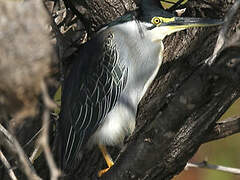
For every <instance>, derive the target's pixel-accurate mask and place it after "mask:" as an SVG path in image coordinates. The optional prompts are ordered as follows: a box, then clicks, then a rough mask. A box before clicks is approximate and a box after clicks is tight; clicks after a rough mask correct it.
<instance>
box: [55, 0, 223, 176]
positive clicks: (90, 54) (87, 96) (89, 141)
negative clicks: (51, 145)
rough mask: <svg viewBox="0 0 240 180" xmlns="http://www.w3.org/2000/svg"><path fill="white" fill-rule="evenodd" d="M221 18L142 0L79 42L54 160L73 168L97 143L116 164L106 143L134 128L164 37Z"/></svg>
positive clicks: (118, 142)
mask: <svg viewBox="0 0 240 180" xmlns="http://www.w3.org/2000/svg"><path fill="white" fill-rule="evenodd" d="M222 23H223V21H222V20H220V19H210V18H193V17H191V18H190V17H176V16H174V15H173V14H171V13H169V12H167V11H164V10H163V9H161V8H160V6H159V2H158V1H154V0H142V5H141V7H140V9H139V10H137V13H133V12H129V13H127V14H126V15H124V16H122V17H120V18H119V19H117V20H116V21H114V22H113V23H110V24H108V25H106V26H105V27H103V28H101V29H100V30H99V31H98V32H97V33H96V35H95V36H94V37H92V38H91V40H89V41H87V42H86V43H84V44H83V45H81V46H80V47H79V49H78V50H77V52H76V53H75V55H74V56H73V58H72V68H71V69H70V71H69V73H68V75H67V76H66V78H65V80H64V84H63V92H62V102H61V111H60V115H59V120H58V125H57V138H58V142H59V143H57V144H58V152H59V153H58V159H59V162H60V163H59V164H60V167H61V169H62V170H63V171H64V172H65V173H72V172H73V171H74V169H76V168H77V167H78V166H79V164H80V162H81V158H82V156H83V151H84V149H85V148H89V147H93V146H95V145H96V144H97V145H98V146H99V147H100V150H101V151H102V153H103V155H104V157H105V160H106V162H107V165H108V168H107V169H104V170H102V171H99V176H101V175H102V174H103V173H105V172H106V171H107V170H108V169H109V168H110V167H111V166H113V165H114V163H113V160H112V159H111V157H110V155H109V154H108V153H107V151H106V146H120V147H121V146H122V145H123V141H124V138H125V137H127V136H130V135H131V134H132V133H133V131H134V128H135V124H136V114H137V108H138V104H139V102H140V101H141V99H142V98H143V96H144V94H145V93H146V91H147V89H148V88H149V86H150V85H151V83H152V81H153V80H154V78H155V77H156V75H157V73H158V70H159V68H160V66H161V64H162V58H163V52H164V45H163V39H164V38H165V37H166V36H168V35H170V34H172V33H175V32H177V31H181V30H184V29H187V28H191V27H205V26H216V25H220V24H222Z"/></svg>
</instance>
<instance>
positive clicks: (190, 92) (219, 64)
mask: <svg viewBox="0 0 240 180" xmlns="http://www.w3.org/2000/svg"><path fill="white" fill-rule="evenodd" d="M82 2H84V1H82ZM110 2H112V1H110ZM115 2H116V1H114V3H115ZM99 3H100V2H99ZM102 3H103V4H104V2H102ZM118 3H119V4H121V3H122V2H121V1H118ZM231 5H232V3H230V2H226V1H207V2H205V3H203V2H202V3H200V2H198V1H192V2H190V3H189V4H188V7H187V12H186V13H185V14H184V15H187V16H200V17H204V16H207V17H212V18H224V16H225V14H226V12H227V10H228V9H229V8H230V7H231ZM88 6H89V7H90V8H86V9H87V11H89V13H88V14H89V15H91V14H92V9H93V8H92V7H95V4H94V3H90V2H88ZM113 11H114V10H113ZM95 13H96V12H95ZM98 13H99V14H98V15H96V14H94V13H93V14H94V15H93V16H92V18H94V17H96V16H97V17H102V16H103V15H102V14H101V11H99V12H98ZM113 14H114V13H113ZM83 16H84V15H83ZM113 17H115V14H114V15H113ZM88 18H89V19H91V17H88ZM234 20H235V22H234V23H231V26H229V27H228V30H229V31H228V34H227V37H229V38H230V37H231V36H232V35H233V34H234V31H235V28H236V26H237V25H239V16H235V18H234ZM100 22H102V21H100ZM105 22H106V23H108V21H106V20H105ZM92 23H94V21H92ZM90 26H91V25H90ZM98 26H99V24H97V23H96V24H94V25H92V27H93V29H95V27H98ZM86 27H89V24H87V25H86ZM89 29H91V27H90V28H89ZM96 29H97V28H96ZM220 29H221V27H216V28H195V29H190V30H186V31H182V32H179V33H176V34H174V35H171V36H170V37H168V38H166V40H165V42H164V44H165V54H164V64H163V65H162V68H161V70H160V72H159V74H158V77H157V78H156V80H155V81H154V83H153V84H152V86H151V88H150V89H149V90H148V93H147V94H146V96H145V98H144V100H142V102H141V105H140V106H139V112H138V117H137V123H138V127H137V129H136V131H135V133H134V135H133V136H132V137H130V139H128V141H127V143H126V145H125V147H124V148H123V149H122V151H121V153H120V155H119V156H118V158H117V160H116V163H115V165H114V166H113V167H112V168H111V169H110V170H109V171H108V172H107V173H106V174H105V175H104V176H103V177H102V178H101V179H117V180H120V179H124V180H126V179H171V178H172V177H173V176H174V175H176V174H177V173H179V172H181V171H182V169H183V168H184V167H185V165H186V163H187V161H188V160H189V159H190V158H191V157H192V156H193V154H194V153H195V152H196V151H197V150H198V148H199V146H200V145H201V144H202V143H203V142H204V139H205V138H206V135H207V134H208V132H210V131H212V130H213V127H214V125H215V123H216V121H217V120H218V119H219V118H220V117H221V115H222V114H223V113H224V112H225V111H226V109H227V108H228V107H229V106H230V105H231V104H232V103H233V102H234V101H235V100H236V99H237V98H238V97H239V95H240V94H239V93H240V92H239V86H238V85H237V83H236V82H237V79H238V78H239V76H238V73H239V72H237V71H238V70H237V69H238V68H237V66H238V63H237V62H236V61H234V62H236V63H234V64H235V65H234V68H233V69H232V68H230V66H228V64H229V63H230V62H231V61H233V59H235V60H236V59H237V60H239V59H238V58H239V52H240V49H239V44H237V45H233V46H230V47H225V48H226V49H225V50H224V51H220V52H219V54H218V58H217V59H216V61H215V63H213V64H211V65H208V64H207V63H204V62H205V61H206V60H207V59H208V58H209V57H210V56H211V55H212V54H213V50H214V48H215V45H216V40H217V37H218V32H219V30H220ZM234 36H235V35H234ZM229 68H230V69H229ZM225 72H226V73H225ZM233 77H235V78H233ZM112 154H115V156H117V154H118V150H116V149H114V150H112ZM84 157H85V158H84V159H83V161H82V166H81V167H80V168H79V173H78V174H77V175H75V177H77V178H81V179H94V178H96V171H98V169H101V168H100V167H102V168H104V167H105V163H104V162H103V161H102V158H101V155H100V154H99V152H98V150H92V151H91V152H88V153H87V154H86V156H84ZM71 178H72V177H71Z"/></svg>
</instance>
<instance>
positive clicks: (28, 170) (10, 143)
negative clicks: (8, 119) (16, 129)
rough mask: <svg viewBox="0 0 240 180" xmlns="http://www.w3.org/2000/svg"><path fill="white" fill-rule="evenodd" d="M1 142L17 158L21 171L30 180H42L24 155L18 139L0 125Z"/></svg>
mask: <svg viewBox="0 0 240 180" xmlns="http://www.w3.org/2000/svg"><path fill="white" fill-rule="evenodd" d="M0 140H1V142H2V143H5V146H4V147H6V149H7V150H8V151H9V152H10V153H13V154H14V155H16V156H17V160H18V163H19V164H20V165H21V166H20V168H21V170H22V171H23V172H24V173H25V175H26V176H27V178H28V179H29V180H40V179H41V178H40V177H39V176H38V175H37V173H36V171H35V169H34V167H33V166H32V164H31V162H30V161H29V159H28V157H27V156H26V154H25V153H24V151H23V149H22V147H21V146H20V144H19V142H18V141H17V139H16V138H15V137H14V136H13V135H11V134H10V133H9V132H8V130H7V129H5V128H4V127H3V126H2V125H1V124H0Z"/></svg>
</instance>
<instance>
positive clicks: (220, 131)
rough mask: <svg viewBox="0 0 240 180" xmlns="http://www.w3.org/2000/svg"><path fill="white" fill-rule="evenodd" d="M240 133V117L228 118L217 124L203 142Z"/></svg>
mask: <svg viewBox="0 0 240 180" xmlns="http://www.w3.org/2000/svg"><path fill="white" fill-rule="evenodd" d="M239 132H240V116H237V117H232V118H228V119H226V120H224V121H221V122H218V123H216V125H215V127H214V128H213V130H212V131H211V132H209V134H207V135H206V137H205V139H204V140H203V142H205V143H206V142H209V141H214V140H217V139H221V138H224V137H227V136H230V135H233V134H236V133H239Z"/></svg>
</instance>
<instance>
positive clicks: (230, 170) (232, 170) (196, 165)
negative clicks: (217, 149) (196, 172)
mask: <svg viewBox="0 0 240 180" xmlns="http://www.w3.org/2000/svg"><path fill="white" fill-rule="evenodd" d="M188 168H204V169H212V170H217V171H223V172H228V173H232V174H236V175H240V169H237V168H231V167H226V166H220V165H214V164H209V163H208V162H207V161H203V162H201V163H187V165H186V167H185V170H187V169H188Z"/></svg>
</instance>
